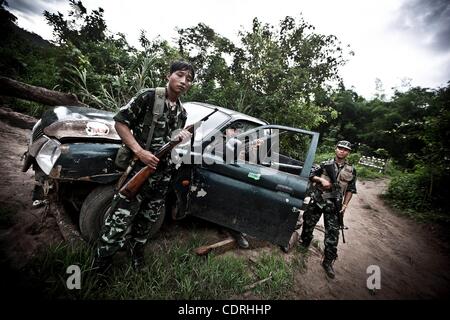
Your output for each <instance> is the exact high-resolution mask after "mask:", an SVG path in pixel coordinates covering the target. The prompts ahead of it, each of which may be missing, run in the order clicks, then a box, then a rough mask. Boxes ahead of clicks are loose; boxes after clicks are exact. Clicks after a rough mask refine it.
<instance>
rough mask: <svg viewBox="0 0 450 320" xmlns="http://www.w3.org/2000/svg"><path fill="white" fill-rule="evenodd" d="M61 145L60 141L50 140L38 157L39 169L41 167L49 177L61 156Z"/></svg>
mask: <svg viewBox="0 0 450 320" xmlns="http://www.w3.org/2000/svg"><path fill="white" fill-rule="evenodd" d="M60 145H61V144H60V143H59V142H58V141H56V140H52V139H49V140H48V141H47V142H46V143H45V144H44V145H43V146H42V148H41V150H40V151H39V152H38V154H37V156H36V161H37V163H38V165H39V167H41V169H42V171H44V172H45V174H47V175H49V174H50V171H51V170H52V169H53V166H54V165H55V163H56V161H57V160H58V158H59V156H60V155H61V149H60V147H59V146H60Z"/></svg>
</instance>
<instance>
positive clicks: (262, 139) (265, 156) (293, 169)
mask: <svg viewBox="0 0 450 320" xmlns="http://www.w3.org/2000/svg"><path fill="white" fill-rule="evenodd" d="M269 132H270V134H269ZM311 139H312V137H311V136H309V135H305V134H301V133H298V132H293V131H283V130H271V131H270V130H264V131H261V132H258V133H257V134H255V135H250V136H245V137H240V140H241V141H242V144H241V145H240V146H239V149H238V152H237V154H238V155H239V156H238V159H239V161H241V162H242V161H243V162H245V163H250V164H253V165H258V166H264V167H270V168H272V169H275V170H278V171H282V172H285V173H289V174H295V175H300V173H301V171H302V169H303V164H304V163H305V160H306V156H307V153H308V150H309V146H310V144H311Z"/></svg>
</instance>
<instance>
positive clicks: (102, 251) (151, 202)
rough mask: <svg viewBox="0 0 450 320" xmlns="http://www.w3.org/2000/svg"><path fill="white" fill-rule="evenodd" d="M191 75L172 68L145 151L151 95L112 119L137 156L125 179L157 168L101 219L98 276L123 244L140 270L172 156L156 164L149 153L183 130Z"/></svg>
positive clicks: (183, 67) (181, 66)
mask: <svg viewBox="0 0 450 320" xmlns="http://www.w3.org/2000/svg"><path fill="white" fill-rule="evenodd" d="M194 75H195V73H194V68H193V67H192V65H190V64H188V63H186V62H183V61H176V62H174V63H173V64H172V65H171V67H170V73H169V75H168V76H167V79H168V83H167V86H166V99H165V106H164V111H163V114H162V115H161V116H160V117H159V118H158V121H157V122H156V124H155V128H154V132H153V136H152V137H153V138H152V140H151V143H150V147H149V149H148V150H145V145H146V142H147V137H148V134H149V130H150V125H144V118H145V116H146V114H147V113H150V114H151V113H152V109H153V107H154V103H155V90H154V89H146V90H143V91H142V92H140V93H138V94H137V95H136V96H135V97H134V98H132V99H131V101H130V102H129V103H128V104H127V105H125V106H124V107H122V108H121V109H120V110H119V112H118V113H117V114H116V115H115V116H114V120H115V121H116V125H115V128H116V130H117V133H118V134H119V136H120V137H121V138H122V142H123V143H124V144H125V145H126V146H128V147H129V148H130V149H131V151H132V152H133V153H134V154H135V155H136V156H137V157H138V160H137V161H136V163H135V164H134V165H133V169H132V171H131V173H130V174H129V175H128V178H127V180H129V179H131V178H132V177H133V176H134V175H135V174H136V173H137V172H138V171H139V170H140V169H141V168H143V167H144V166H146V165H148V166H151V167H153V168H156V171H155V173H154V174H153V175H151V176H150V177H149V179H148V181H147V183H146V184H144V186H143V187H142V188H141V190H140V192H139V194H138V195H137V196H136V198H135V199H133V200H131V201H130V200H128V199H123V198H121V197H120V196H119V195H118V194H116V195H115V196H114V198H113V201H112V204H111V207H113V208H116V209H115V211H114V212H113V213H112V214H110V215H109V216H108V217H107V218H106V220H105V223H104V225H103V228H102V232H101V236H100V238H99V240H98V243H97V248H96V252H95V259H94V266H95V267H96V268H98V271H99V272H104V271H106V269H107V268H108V267H109V266H110V264H111V261H112V257H113V255H114V254H115V253H116V252H117V250H119V249H120V248H122V247H123V246H124V245H125V243H126V241H127V247H128V249H129V250H130V253H131V260H132V266H133V267H134V268H135V269H136V270H139V269H142V268H143V267H144V245H145V243H146V241H147V238H148V235H149V232H150V230H151V228H152V226H153V224H154V223H155V222H156V221H157V220H158V217H159V214H160V210H161V209H162V208H163V206H164V201H165V196H166V193H167V190H168V187H169V182H170V180H171V175H172V173H173V170H174V165H173V164H172V163H171V161H170V156H169V155H170V153H169V155H168V156H167V157H166V158H164V159H158V158H157V157H155V156H154V154H153V153H154V152H155V151H157V150H158V149H159V148H160V147H162V146H163V145H164V144H165V143H167V142H169V141H170V139H171V138H173V137H172V133H173V132H174V131H175V130H179V129H183V128H184V126H185V122H186V117H187V114H186V110H185V109H184V108H183V106H182V105H181V102H180V99H179V98H180V96H181V95H182V94H184V93H185V92H187V91H188V90H189V88H190V87H191V85H192V81H193V79H194ZM147 116H148V115H147ZM190 135H191V134H190V133H189V132H188V131H187V130H182V131H181V132H180V133H178V135H177V136H176V137H175V138H174V139H178V138H179V137H181V138H182V139H183V140H186V139H188V138H189V137H190Z"/></svg>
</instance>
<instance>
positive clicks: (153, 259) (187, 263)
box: [24, 231, 301, 300]
mask: <svg viewBox="0 0 450 320" xmlns="http://www.w3.org/2000/svg"><path fill="white" fill-rule="evenodd" d="M206 242H207V241H206V240H205V238H204V237H202V235H201V233H197V232H195V231H194V232H192V233H190V234H189V237H188V238H187V239H186V238H184V239H183V240H182V239H180V238H179V237H177V238H175V239H170V240H169V241H167V239H163V240H158V241H157V242H155V243H150V244H149V247H151V248H148V250H146V261H147V269H146V270H145V271H144V272H141V273H137V272H135V271H134V270H132V269H131V267H130V264H129V260H128V257H127V255H126V254H125V253H124V252H121V253H118V254H117V255H116V257H115V262H114V266H113V268H112V270H111V271H110V273H108V274H107V275H106V276H98V275H96V274H95V273H94V272H92V270H91V268H90V266H91V264H92V249H91V248H89V247H87V246H86V245H81V246H76V247H73V246H70V245H68V244H62V243H61V244H58V245H54V246H51V247H49V248H47V249H46V250H45V251H43V252H41V253H40V254H38V255H37V256H36V257H35V258H34V259H33V260H32V261H30V263H29V264H28V266H27V268H26V269H27V270H26V272H25V273H24V274H28V275H29V276H28V277H29V278H30V279H29V281H28V283H29V284H30V285H32V286H33V289H36V288H37V289H38V290H39V291H40V292H42V293H43V297H45V298H52V299H55V298H57V299H58V298H62V299H167V300H171V299H177V300H179V299H189V300H195V299H233V298H236V297H239V296H240V295H242V294H244V293H246V292H248V291H252V292H253V294H255V295H256V296H257V297H259V298H261V299H279V298H283V296H285V294H286V292H287V291H289V290H290V289H291V288H292V285H293V273H294V272H296V271H297V270H298V268H299V266H301V262H300V261H301V257H300V255H301V253H300V251H298V250H293V251H294V253H293V254H294V259H291V261H290V262H286V261H284V259H283V255H284V254H283V253H282V252H281V251H280V250H271V251H270V253H264V254H262V255H260V256H259V257H258V258H257V259H256V260H254V262H251V261H250V260H249V259H248V258H246V257H245V256H236V255H233V254H226V255H215V254H214V253H210V254H209V255H208V256H204V257H200V256H197V255H196V254H195V253H194V252H193V249H194V248H196V247H198V246H200V245H204V244H206ZM277 249H278V248H277ZM74 264H75V265H78V266H80V268H81V273H82V276H81V289H80V290H76V289H74V290H68V289H67V287H66V280H67V277H69V274H67V273H66V269H67V267H68V266H70V265H74ZM269 276H270V279H269V280H267V281H265V282H263V283H261V284H258V285H256V286H253V287H252V288H250V289H249V288H248V286H251V285H252V284H254V283H256V282H258V281H259V280H262V279H265V278H268V277H269Z"/></svg>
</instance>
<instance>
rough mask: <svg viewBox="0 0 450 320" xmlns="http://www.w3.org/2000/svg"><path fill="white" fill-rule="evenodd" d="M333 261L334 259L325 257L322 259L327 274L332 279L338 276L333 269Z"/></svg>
mask: <svg viewBox="0 0 450 320" xmlns="http://www.w3.org/2000/svg"><path fill="white" fill-rule="evenodd" d="M333 261H334V260H333V259H328V258H325V259H323V261H322V267H323V268H324V269H325V273H326V274H327V276H328V277H329V278H331V279H334V277H335V276H336V275H335V273H334V269H333Z"/></svg>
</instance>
